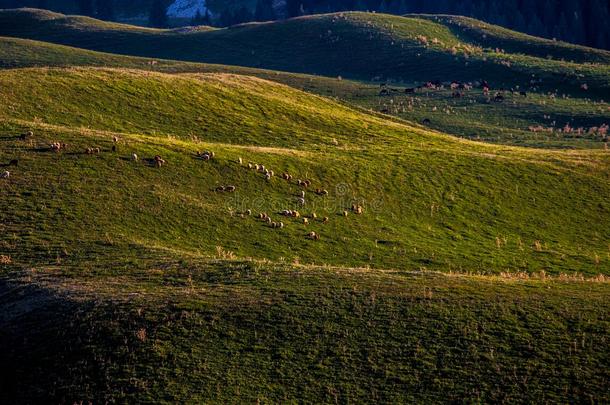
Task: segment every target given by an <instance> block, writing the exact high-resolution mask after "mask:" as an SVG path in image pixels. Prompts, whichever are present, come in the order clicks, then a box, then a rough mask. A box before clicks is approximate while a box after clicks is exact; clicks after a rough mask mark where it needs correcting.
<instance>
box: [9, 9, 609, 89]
mask: <svg viewBox="0 0 610 405" xmlns="http://www.w3.org/2000/svg"><path fill="white" fill-rule="evenodd" d="M0 27H2V28H0V35H8V36H17V37H24V38H31V39H38V40H43V41H49V42H55V43H60V44H66V45H72V46H77V47H81V48H86V49H93V50H99V51H107V52H116V53H122V54H129V55H137V56H147V57H158V58H166V59H181V60H189V61H203V62H211V63H222V64H231V65H240V66H252V67H264V68H268V69H276V70H284V71H293V72H303V73H314V74H322V75H327V76H338V75H342V76H344V77H349V78H355V79H364V80H371V79H373V78H375V77H378V78H384V79H385V78H390V79H394V80H399V81H404V82H413V81H426V80H434V79H440V80H453V79H456V80H476V79H481V78H487V79H488V80H491V81H492V82H493V83H494V84H497V85H498V86H500V85H505V86H509V85H516V84H522V85H524V84H525V83H527V82H529V79H530V78H531V75H532V74H535V75H537V76H539V77H541V78H542V79H544V83H545V86H547V87H548V88H550V89H551V88H552V89H554V88H556V87H560V88H562V89H565V90H566V91H570V92H573V93H578V92H579V90H578V89H579V86H580V84H581V83H583V81H586V82H587V83H588V84H589V86H590V91H589V93H588V94H590V95H597V96H603V95H604V94H607V91H608V89H609V88H610V83H609V81H608V69H609V68H608V62H609V61H610V53H608V52H605V51H599V50H593V49H588V48H584V47H577V46H572V45H568V44H563V43H553V42H550V41H546V42H544V44H545V45H544V47H542V48H543V49H544V50H545V53H546V54H550V55H552V56H553V57H554V58H555V59H561V58H565V59H569V60H574V62H576V63H567V62H559V61H551V60H546V59H542V58H538V57H537V56H538V55H539V51H532V50H533V49H536V48H537V45H538V42H540V41H542V40H533V41H530V40H529V38H530V37H527V36H521V35H519V34H516V33H511V32H510V31H506V30H500V29H497V31H498V32H499V34H498V35H496V36H492V35H488V37H487V41H488V42H486V45H489V46H492V47H494V44H495V47H502V46H504V45H510V44H513V47H514V48H516V45H515V44H516V43H518V42H520V43H522V45H523V46H522V48H521V50H520V52H519V53H511V54H499V53H496V52H495V51H491V50H490V51H484V50H483V49H482V48H479V47H478V42H475V41H473V42H468V41H465V40H464V39H463V38H461V37H458V36H457V35H456V34H455V28H454V25H452V24H447V25H443V24H441V23H439V22H435V21H431V20H429V19H427V18H426V17H425V16H424V17H423V18H419V17H417V18H414V17H408V18H405V17H397V16H389V15H378V14H365V13H342V14H329V15H322V16H314V17H303V18H297V19H292V20H287V21H278V22H273V23H262V24H246V25H241V26H236V27H232V28H229V29H222V30H204V31H203V32H201V31H199V32H187V33H180V32H176V31H159V30H147V29H141V28H134V27H130V26H123V25H116V24H112V25H110V26H107V25H106V23H101V22H97V21H95V20H91V19H88V18H82V17H72V16H68V17H66V16H61V15H55V14H53V15H48V13H44V14H43V15H41V14H40V12H38V11H36V10H27V9H26V10H6V11H3V12H1V13H0ZM488 31H490V29H488ZM509 34H510V38H511V40H512V41H513V42H510V41H507V40H506V38H507V37H508V36H509ZM418 36H425V37H426V38H427V39H428V41H429V45H428V46H424V44H423V43H422V42H421V41H420V40H418V39H417V38H418ZM465 37H466V38H470V37H469V36H465ZM435 38H436V39H437V40H438V43H435V44H433V43H432V41H433V40H434V39H435ZM493 38H499V39H498V42H497V44H496V43H495V42H493V41H492V39H493ZM532 42H533V43H532ZM509 49H512V48H510V47H509ZM453 53H455V54H453ZM372 55H375V60H374V61H373V60H371V56H372ZM507 62H510V63H511V66H510V67H509V66H505V65H504V64H503V63H507ZM584 62H595V63H597V64H596V65H588V64H583V63H584ZM579 74H582V75H584V78H581V77H578V76H577V75H579Z"/></svg>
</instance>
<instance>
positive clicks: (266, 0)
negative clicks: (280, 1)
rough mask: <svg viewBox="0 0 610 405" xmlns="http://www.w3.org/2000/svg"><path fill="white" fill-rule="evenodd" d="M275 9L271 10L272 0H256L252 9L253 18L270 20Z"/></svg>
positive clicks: (272, 18) (273, 15)
mask: <svg viewBox="0 0 610 405" xmlns="http://www.w3.org/2000/svg"><path fill="white" fill-rule="evenodd" d="M275 18H276V16H275V11H274V10H273V2H272V0H258V1H257V2H256V9H255V11H254V19H255V20H256V21H271V20H275Z"/></svg>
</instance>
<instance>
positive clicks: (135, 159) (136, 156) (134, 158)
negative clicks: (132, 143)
mask: <svg viewBox="0 0 610 405" xmlns="http://www.w3.org/2000/svg"><path fill="white" fill-rule="evenodd" d="M131 160H133V161H134V162H137V161H138V155H136V154H135V153H132V154H131Z"/></svg>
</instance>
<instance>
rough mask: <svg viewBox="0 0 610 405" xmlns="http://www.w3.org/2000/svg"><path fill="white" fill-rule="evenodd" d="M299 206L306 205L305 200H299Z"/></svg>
mask: <svg viewBox="0 0 610 405" xmlns="http://www.w3.org/2000/svg"><path fill="white" fill-rule="evenodd" d="M297 201H298V203H299V205H301V206H303V205H305V199H304V198H299V199H298V200H297Z"/></svg>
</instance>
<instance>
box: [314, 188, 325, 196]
mask: <svg viewBox="0 0 610 405" xmlns="http://www.w3.org/2000/svg"><path fill="white" fill-rule="evenodd" d="M316 194H317V195H328V190H324V189H319V188H318V189H316Z"/></svg>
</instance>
